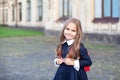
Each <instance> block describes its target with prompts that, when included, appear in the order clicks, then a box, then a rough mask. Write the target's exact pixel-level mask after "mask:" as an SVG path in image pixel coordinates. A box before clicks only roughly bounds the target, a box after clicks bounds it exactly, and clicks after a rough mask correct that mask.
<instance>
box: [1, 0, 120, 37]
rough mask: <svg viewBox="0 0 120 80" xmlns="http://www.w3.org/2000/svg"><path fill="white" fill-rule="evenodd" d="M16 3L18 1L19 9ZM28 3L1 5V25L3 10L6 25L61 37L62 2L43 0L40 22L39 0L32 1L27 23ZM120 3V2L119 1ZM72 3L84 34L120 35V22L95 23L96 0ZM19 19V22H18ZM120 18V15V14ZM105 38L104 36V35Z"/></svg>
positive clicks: (23, 1) (76, 0)
mask: <svg viewBox="0 0 120 80" xmlns="http://www.w3.org/2000/svg"><path fill="white" fill-rule="evenodd" d="M15 1H17V8H16V4H15ZM27 1H28V0H8V3H7V4H6V5H5V8H4V9H3V6H2V5H0V24H1V25H2V24H3V10H6V13H7V11H8V13H7V14H8V15H5V14H6V13H4V16H5V17H8V18H4V19H8V20H5V23H4V24H6V25H8V26H16V25H17V27H33V28H36V27H37V28H38V27H41V28H44V30H45V33H46V34H47V35H49V36H53V35H56V34H57V35H59V32H60V31H61V29H62V28H63V24H64V21H63V22H60V21H58V22H57V20H58V19H59V18H60V13H61V12H60V7H61V5H60V0H42V8H43V10H42V12H43V14H42V20H41V21H38V20H37V19H38V16H37V14H38V13H37V12H38V11H37V4H38V0H31V20H30V21H27V15H28V14H27ZM118 1H119V0H118ZM19 2H21V3H22V20H21V21H19V6H18V3H19ZM71 3H72V17H74V18H78V19H80V21H81V24H82V28H83V32H84V33H85V34H106V35H120V27H119V26H120V20H119V21H118V22H115V23H111V22H107V23H101V22H97V23H94V22H93V19H94V14H95V12H94V7H95V6H94V4H95V0H71ZM13 4H14V5H15V6H14V11H15V12H14V17H15V20H14V21H13V20H12V14H13V13H12V5H13ZM119 13H120V1H119ZM16 18H17V20H16ZM119 18H120V14H119ZM102 36H103V35H102Z"/></svg>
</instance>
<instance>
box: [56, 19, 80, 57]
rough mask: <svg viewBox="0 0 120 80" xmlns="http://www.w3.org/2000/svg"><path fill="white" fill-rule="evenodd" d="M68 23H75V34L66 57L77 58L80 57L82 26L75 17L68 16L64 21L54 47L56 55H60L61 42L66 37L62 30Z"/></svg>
mask: <svg viewBox="0 0 120 80" xmlns="http://www.w3.org/2000/svg"><path fill="white" fill-rule="evenodd" d="M69 23H74V24H75V25H76V28H77V29H76V30H77V31H76V32H77V34H76V37H75V41H74V43H73V44H72V46H71V48H70V50H69V52H68V55H67V57H69V58H73V59H77V58H80V43H81V40H82V27H81V23H80V20H78V19H76V18H70V19H68V20H67V21H66V22H65V24H64V27H63V30H62V31H61V35H60V41H59V44H58V46H57V48H56V54H57V55H56V56H57V57H62V44H63V41H64V40H65V39H66V38H65V36H64V30H65V28H66V26H68V24H69Z"/></svg>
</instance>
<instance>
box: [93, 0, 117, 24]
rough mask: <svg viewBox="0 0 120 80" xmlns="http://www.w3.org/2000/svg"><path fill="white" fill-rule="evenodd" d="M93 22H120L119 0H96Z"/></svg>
mask: <svg viewBox="0 0 120 80" xmlns="http://www.w3.org/2000/svg"><path fill="white" fill-rule="evenodd" d="M94 7H95V8H94V10H95V11H94V13H95V15H94V20H93V22H105V23H106V22H118V21H119V9H118V8H119V0H94Z"/></svg>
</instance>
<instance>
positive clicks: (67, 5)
mask: <svg viewBox="0 0 120 80" xmlns="http://www.w3.org/2000/svg"><path fill="white" fill-rule="evenodd" d="M59 1H60V19H58V21H59V20H60V21H61V20H62V21H64V20H66V19H68V18H69V17H71V16H72V3H71V1H72V0H59Z"/></svg>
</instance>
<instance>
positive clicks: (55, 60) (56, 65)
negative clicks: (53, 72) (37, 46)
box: [54, 58, 59, 67]
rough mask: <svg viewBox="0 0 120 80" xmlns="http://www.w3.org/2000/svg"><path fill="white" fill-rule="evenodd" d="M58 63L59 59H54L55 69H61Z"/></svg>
mask: <svg viewBox="0 0 120 80" xmlns="http://www.w3.org/2000/svg"><path fill="white" fill-rule="evenodd" d="M56 62H57V58H55V59H54V65H55V67H59V64H57V63H56Z"/></svg>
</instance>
